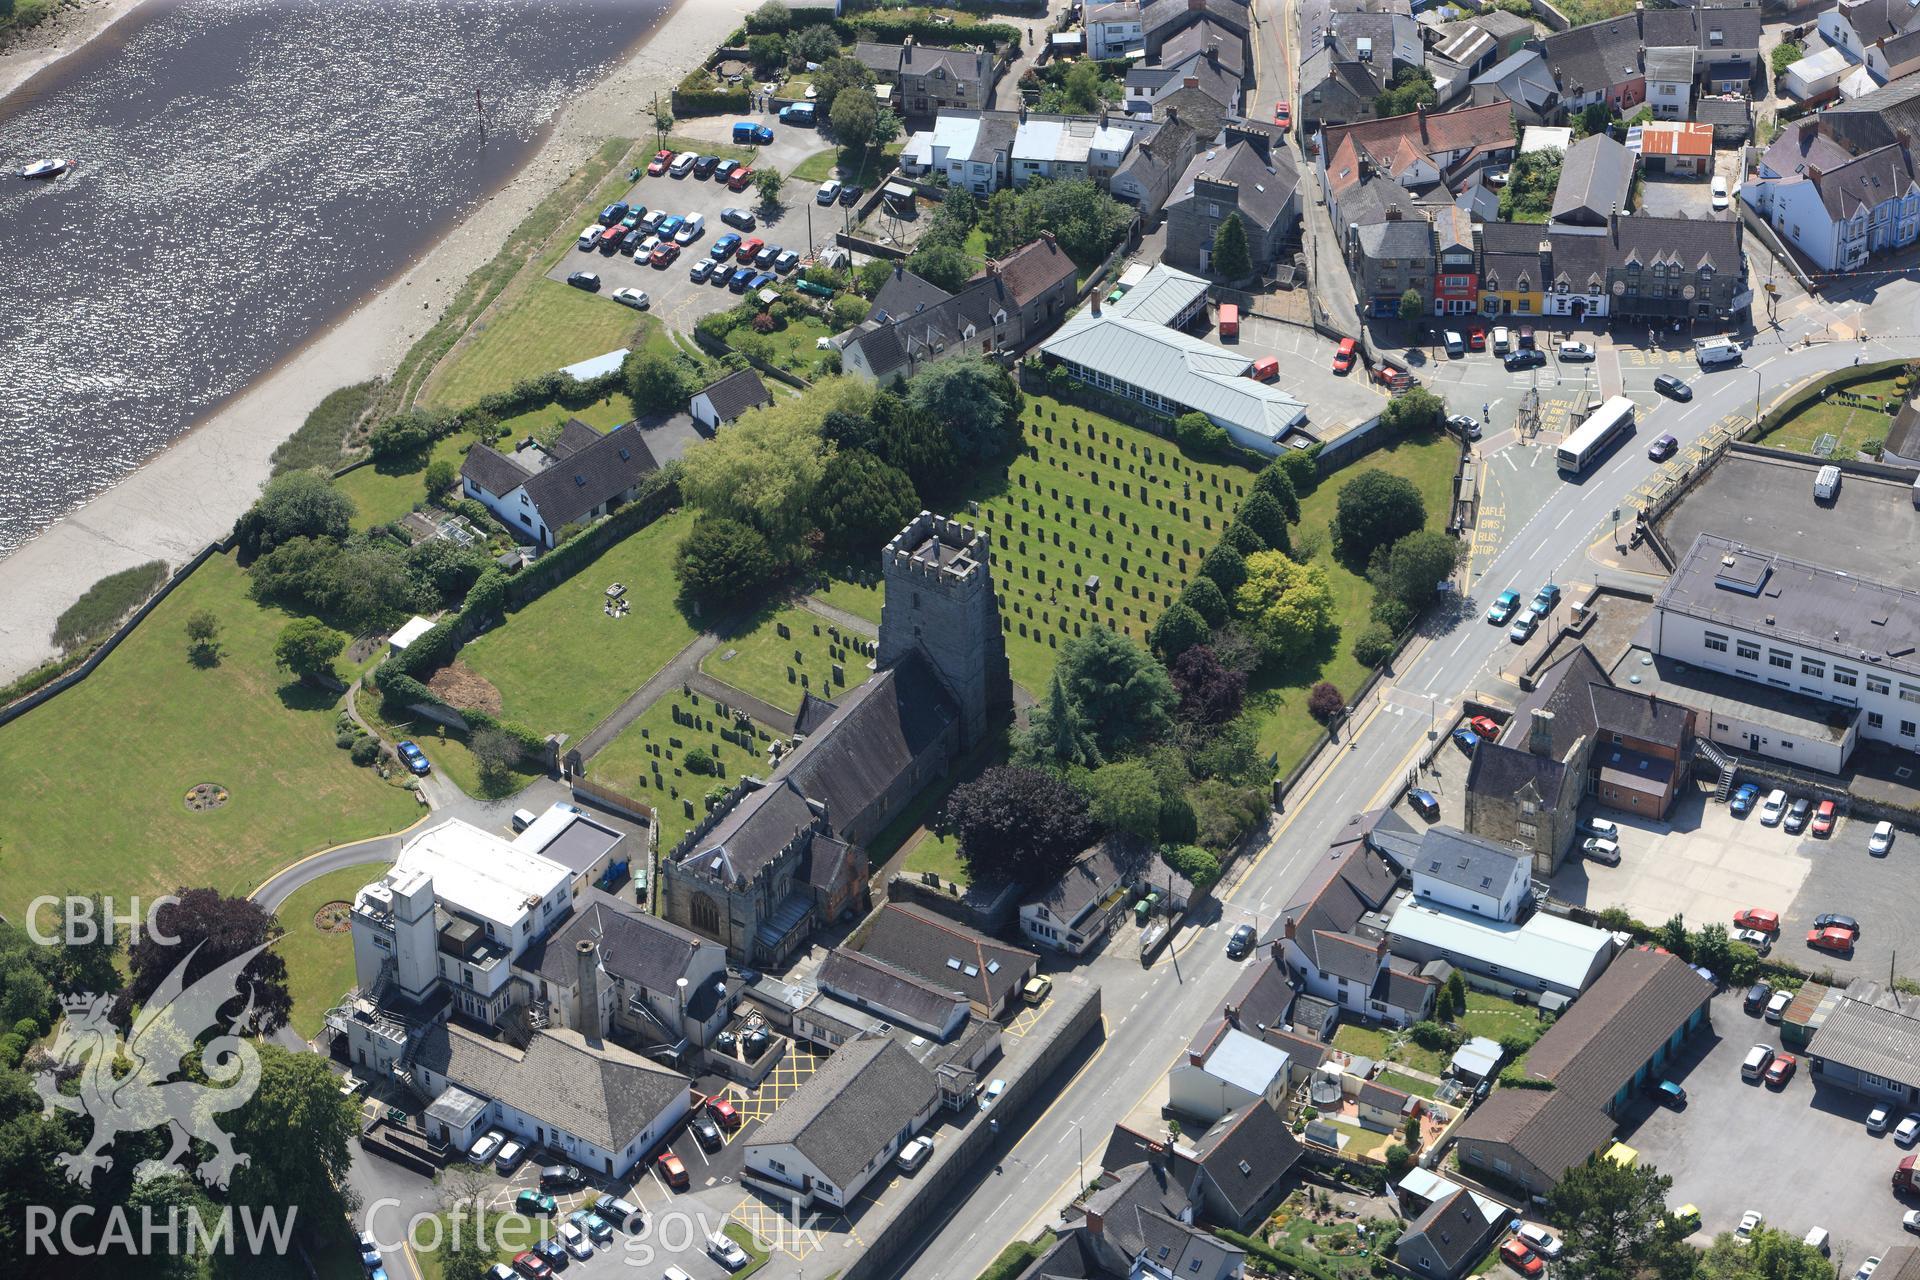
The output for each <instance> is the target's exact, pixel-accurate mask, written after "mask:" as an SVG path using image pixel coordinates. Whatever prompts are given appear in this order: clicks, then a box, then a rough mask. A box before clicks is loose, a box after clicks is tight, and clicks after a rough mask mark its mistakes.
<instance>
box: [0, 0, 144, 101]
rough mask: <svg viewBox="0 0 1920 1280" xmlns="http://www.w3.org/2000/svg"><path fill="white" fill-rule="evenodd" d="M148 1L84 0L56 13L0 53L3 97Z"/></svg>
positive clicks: (1, 96)
mask: <svg viewBox="0 0 1920 1280" xmlns="http://www.w3.org/2000/svg"><path fill="white" fill-rule="evenodd" d="M146 2H147V0H85V3H82V4H79V5H76V6H74V7H72V8H67V9H59V10H56V11H55V13H54V16H53V17H51V18H48V19H47V20H46V21H45V22H43V23H41V24H40V25H39V26H37V27H34V28H33V29H32V30H30V31H28V32H27V33H26V34H24V35H22V36H21V37H19V38H18V39H17V40H15V41H13V42H12V44H11V45H9V46H8V48H7V51H6V52H5V53H0V98H4V97H6V96H7V95H8V94H10V93H12V92H13V91H14V90H15V89H18V88H19V87H20V86H21V85H23V84H25V83H26V82H27V81H28V80H29V79H31V78H32V77H34V76H36V75H38V74H40V72H42V71H44V70H45V69H46V68H48V67H50V66H52V65H53V64H54V63H56V62H58V61H60V59H62V58H64V57H66V56H67V55H68V54H70V53H73V52H75V51H76V50H78V49H79V48H80V47H81V46H82V45H85V44H87V43H88V42H90V41H91V40H92V39H93V38H94V37H95V36H97V35H99V34H101V33H102V32H103V31H105V30H106V29H107V28H108V27H111V26H112V25H113V24H114V23H116V22H118V21H120V19H122V18H124V17H126V16H127V15H128V14H130V13H132V12H133V11H134V10H135V9H138V8H139V7H140V6H141V5H143V4H145V3H146Z"/></svg>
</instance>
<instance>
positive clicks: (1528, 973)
mask: <svg viewBox="0 0 1920 1280" xmlns="http://www.w3.org/2000/svg"><path fill="white" fill-rule="evenodd" d="M1387 945H1388V947H1389V948H1391V949H1392V951H1393V954H1395V955H1396V956H1403V957H1405V958H1407V959H1409V960H1414V961H1418V962H1420V963H1423V964H1424V963H1427V962H1429V961H1433V960H1444V961H1446V962H1447V963H1448V964H1450V965H1452V966H1453V967H1454V968H1455V969H1458V970H1459V971H1460V972H1461V973H1462V974H1463V975H1464V976H1465V977H1466V980H1467V981H1468V982H1469V983H1471V984H1473V985H1474V986H1477V987H1482V988H1488V989H1492V990H1496V991H1522V992H1533V993H1536V994H1537V993H1539V992H1542V991H1552V992H1556V993H1557V994H1560V995H1563V996H1577V995H1579V994H1580V993H1581V992H1583V991H1585V990H1586V989H1587V988H1588V987H1589V986H1591V985H1593V981H1594V979H1596V978H1598V977H1599V976H1600V975H1601V974H1602V973H1604V972H1605V971H1606V968H1607V964H1608V962H1609V961H1611V960H1612V959H1613V935H1612V934H1610V933H1608V932H1607V931H1606V930H1604V929H1594V928H1591V927H1589V926H1587V925H1584V924H1575V923H1574V922H1573V921H1571V920H1566V919H1563V918H1561V917H1560V916H1554V915H1548V914H1547V913H1546V912H1544V911H1539V912H1535V913H1534V914H1533V915H1532V916H1529V917H1528V918H1527V920H1526V921H1525V922H1524V923H1520V924H1515V923H1514V922H1512V921H1510V920H1497V919H1488V918H1487V917H1484V916H1474V915H1468V914H1467V913H1465V912H1462V911H1458V910H1455V909H1452V908H1448V907H1432V906H1428V905H1426V904H1425V903H1423V902H1420V901H1419V900H1417V899H1415V898H1407V899H1406V900H1404V901H1403V902H1401V904H1400V905H1399V907H1397V908H1396V909H1395V910H1394V913H1393V915H1392V917H1391V918H1389V919H1388V921H1387Z"/></svg>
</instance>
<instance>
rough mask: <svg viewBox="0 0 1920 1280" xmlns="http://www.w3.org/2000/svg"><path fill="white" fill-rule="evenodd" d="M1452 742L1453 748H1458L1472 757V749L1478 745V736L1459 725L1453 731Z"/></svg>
mask: <svg viewBox="0 0 1920 1280" xmlns="http://www.w3.org/2000/svg"><path fill="white" fill-rule="evenodd" d="M1453 741H1454V745H1455V746H1457V747H1459V748H1460V749H1461V750H1462V751H1464V752H1466V753H1467V754H1468V755H1472V754H1473V749H1474V748H1475V747H1477V746H1479V745H1480V735H1479V734H1477V733H1475V732H1474V731H1473V730H1471V729H1469V728H1467V727H1466V726H1465V725H1461V726H1460V727H1459V728H1458V729H1455V730H1454V731H1453Z"/></svg>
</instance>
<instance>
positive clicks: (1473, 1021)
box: [1454, 988, 1551, 1043]
mask: <svg viewBox="0 0 1920 1280" xmlns="http://www.w3.org/2000/svg"><path fill="white" fill-rule="evenodd" d="M1454 1025H1455V1026H1457V1027H1459V1028H1460V1030H1461V1031H1463V1032H1465V1033H1466V1034H1467V1035H1470V1036H1485V1037H1487V1038H1488V1039H1489V1040H1501V1039H1511V1038H1512V1037H1514V1036H1524V1037H1525V1038H1526V1039H1527V1041H1528V1043H1532V1042H1533V1041H1535V1040H1538V1039H1539V1038H1540V1037H1541V1036H1542V1035H1544V1034H1545V1033H1546V1029H1547V1027H1548V1026H1550V1025H1551V1023H1548V1022H1542V1021H1541V1020H1540V1016H1539V1013H1538V1011H1536V1010H1535V1009H1533V1008H1531V1007H1530V1006H1528V1005H1524V1004H1517V1003H1515V1002H1514V1001H1512V1000H1506V999H1503V998H1501V997H1500V996H1496V995H1491V994H1489V993H1488V992H1485V991H1475V990H1472V989H1471V988H1469V989H1468V991H1467V1011H1466V1012H1465V1013H1463V1014H1461V1015H1460V1017H1459V1018H1457V1019H1455V1021H1454Z"/></svg>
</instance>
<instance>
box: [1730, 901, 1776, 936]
mask: <svg viewBox="0 0 1920 1280" xmlns="http://www.w3.org/2000/svg"><path fill="white" fill-rule="evenodd" d="M1733 922H1734V924H1736V925H1738V926H1739V927H1740V928H1742V929H1758V930H1759V931H1760V932H1762V933H1778V932H1780V913H1779V912H1778V911H1769V910H1767V909H1766V908H1765V907H1747V908H1745V909H1744V910H1741V911H1736V912H1734V913H1733Z"/></svg>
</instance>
